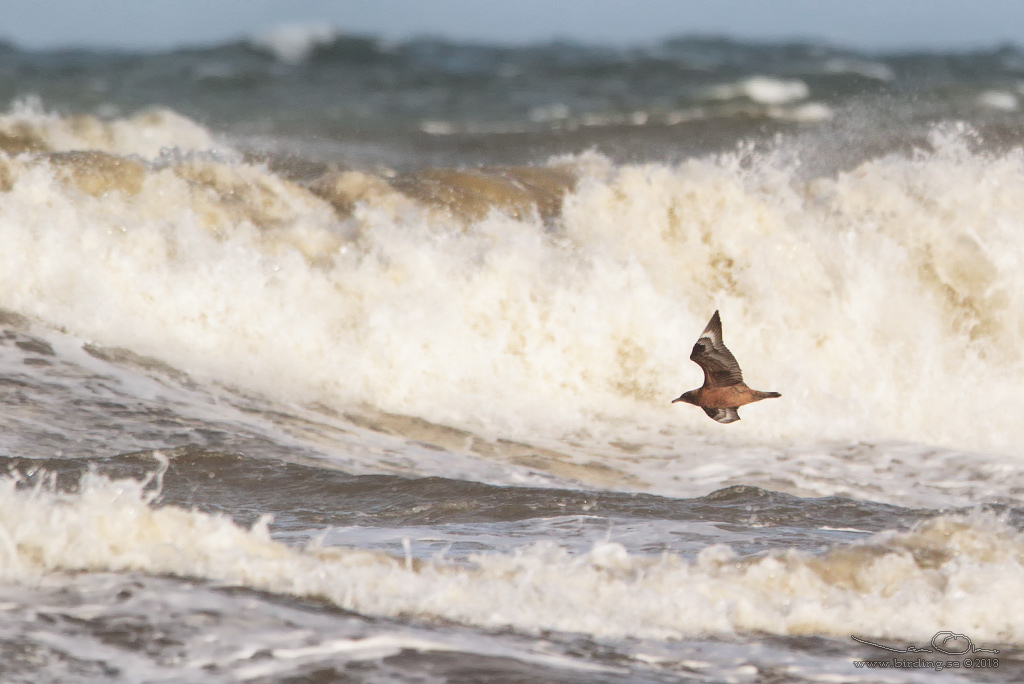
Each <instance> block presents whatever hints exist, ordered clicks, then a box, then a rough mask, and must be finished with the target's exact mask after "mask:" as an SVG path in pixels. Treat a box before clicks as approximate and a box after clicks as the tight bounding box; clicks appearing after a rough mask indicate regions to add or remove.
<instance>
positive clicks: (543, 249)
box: [0, 128, 1024, 450]
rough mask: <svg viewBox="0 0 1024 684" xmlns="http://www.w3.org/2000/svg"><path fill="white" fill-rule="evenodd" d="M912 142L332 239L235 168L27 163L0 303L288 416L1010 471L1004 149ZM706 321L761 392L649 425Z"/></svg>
mask: <svg viewBox="0 0 1024 684" xmlns="http://www.w3.org/2000/svg"><path fill="white" fill-rule="evenodd" d="M932 144H933V146H934V148H935V151H934V152H930V153H923V152H922V153H918V154H917V155H916V156H915V157H913V158H911V159H908V158H905V157H898V156H891V157H883V158H879V159H876V160H873V161H868V162H865V163H863V164H861V165H860V166H858V167H857V168H855V169H853V170H851V171H849V172H846V173H842V174H840V175H839V176H838V177H836V178H823V179H818V180H815V181H813V182H809V183H808V182H804V181H802V180H800V179H799V177H798V175H797V173H796V171H795V168H796V166H795V163H794V160H793V159H792V158H791V157H789V156H788V155H787V154H786V153H785V150H784V149H782V150H781V151H779V152H778V153H775V154H767V155H756V154H749V153H746V152H740V153H736V154H729V155H724V156H721V157H715V158H707V159H696V160H690V161H687V162H685V163H682V164H680V165H676V166H670V165H662V164H649V165H643V166H638V165H624V166H615V165H612V164H610V163H609V162H607V160H605V159H603V158H601V157H599V156H594V155H591V156H586V157H582V158H578V159H575V160H572V161H571V163H574V164H575V165H576V167H577V169H578V172H579V173H580V174H581V176H582V180H581V181H580V184H579V186H578V188H577V189H576V191H575V192H574V193H573V194H571V195H570V196H569V197H568V198H567V200H566V202H565V207H564V210H563V212H562V216H561V218H560V219H559V222H558V224H557V225H556V227H555V229H554V230H549V229H548V228H547V227H545V225H544V224H543V222H542V221H540V220H539V219H534V218H530V217H525V218H512V217H508V216H505V215H503V214H501V213H499V212H494V213H492V214H490V215H489V216H487V217H485V218H483V219H480V220H476V221H470V222H469V223H466V222H464V221H462V220H460V219H456V218H453V217H452V216H450V215H446V214H442V213H440V212H436V211H433V210H428V209H424V208H421V207H418V206H417V205H415V204H414V203H413V202H412V201H410V200H408V199H405V198H402V197H401V196H400V195H398V194H397V193H394V192H383V191H382V192H380V193H377V194H376V195H372V196H368V197H367V199H366V200H365V201H364V202H363V203H361V204H359V205H358V206H357V208H356V210H355V212H354V214H353V215H352V217H351V218H347V219H345V220H342V219H339V218H338V217H337V216H336V215H335V214H334V212H333V210H332V209H331V207H329V206H328V205H327V204H326V203H325V202H324V201H322V200H321V199H319V198H317V197H315V196H314V195H313V194H311V193H310V192H308V191H307V190H306V189H304V188H302V187H300V186H298V185H295V184H294V183H290V182H288V181H285V180H284V179H282V178H280V177H278V176H275V175H273V174H272V173H270V172H268V171H267V170H266V169H264V168H261V167H258V166H250V165H247V164H242V163H237V162H235V163H228V162H213V161H196V160H192V161H185V162H181V163H178V164H174V165H163V166H160V167H158V168H146V169H144V172H143V173H142V176H141V178H140V180H139V182H138V183H137V185H132V186H131V187H130V188H128V189H125V190H118V188H117V187H113V188H111V189H109V190H108V191H106V192H103V193H96V192H92V193H89V192H83V191H82V190H81V189H80V186H79V185H77V183H80V182H81V179H80V178H79V176H81V175H82V174H88V173H89V172H90V171H89V168H88V167H87V166H86V167H83V168H81V169H78V171H80V172H81V173H78V174H77V175H74V174H72V175H70V176H69V175H68V174H67V173H65V172H64V171H61V170H60V169H57V168H54V167H52V166H51V165H49V164H47V163H43V162H39V163H31V161H26V160H22V161H20V162H18V164H21V166H19V165H18V164H14V165H13V166H12V167H11V168H12V169H13V170H12V171H11V173H12V174H14V175H13V178H12V182H13V187H12V189H11V190H10V191H9V192H7V193H6V194H4V196H3V202H0V244H3V245H4V250H2V251H0V307H4V308H7V309H12V310H15V311H19V312H21V313H24V314H28V315H31V316H34V317H37V318H39V319H41V320H43V321H46V322H49V323H50V324H53V325H56V326H60V327H62V328H64V329H66V330H68V331H69V332H71V333H73V334H75V335H78V336H80V337H84V338H85V339H88V340H92V341H95V342H98V343H100V344H105V345H110V346H120V347H127V348H130V349H132V350H134V351H136V352H138V353H141V354H147V355H150V356H154V357H156V358H159V359H161V360H163V361H165V362H168V363H170V364H172V365H174V366H176V367H178V368H180V369H182V370H185V371H188V372H190V373H193V374H195V375H196V376H197V377H206V378H210V379H213V380H217V381H220V382H226V383H230V384H235V385H238V386H241V387H245V388H248V389H250V390H258V391H261V392H265V393H267V394H268V395H269V396H271V397H275V398H277V399H280V400H283V401H306V402H321V403H325V404H327V405H329V406H334V407H338V408H342V409H344V408H345V407H349V406H352V405H353V404H359V403H367V404H370V405H373V406H375V407H377V408H380V409H383V410H386V411H390V412H395V413H402V414H407V415H417V416H422V417H425V418H427V419H430V420H434V421H437V422H442V423H446V424H450V425H458V426H462V427H468V428H470V429H473V430H477V431H481V432H483V433H486V434H492V435H497V436H513V437H521V436H534V437H537V436H549V437H564V436H566V435H568V434H570V433H573V432H575V433H576V434H577V436H581V435H584V436H585V435H590V436H591V437H592V438H594V439H598V440H601V439H608V440H611V439H622V435H623V434H624V433H628V432H629V431H630V430H633V429H634V428H635V427H636V426H643V427H644V429H645V430H647V432H645V433H644V435H643V436H642V437H641V438H642V439H644V440H648V441H651V442H653V441H657V440H659V439H660V440H662V441H666V438H664V437H659V435H658V431H659V430H663V429H666V430H670V431H669V432H668V433H666V434H669V435H678V434H679V431H682V433H684V434H689V435H691V436H700V438H701V439H712V440H722V439H726V440H733V441H735V442H738V443H748V442H749V443H753V442H756V443H757V444H759V445H761V446H762V447H763V446H766V445H772V444H789V443H791V442H792V441H793V440H794V439H796V440H803V441H807V440H810V441H816V440H826V441H827V440H846V441H849V440H863V439H892V440H903V441H918V442H925V443H930V444H939V445H947V446H956V447H961V448H967V449H972V450H979V449H1006V448H1009V447H1011V446H1012V445H1014V444H1017V443H1019V441H1020V440H1021V439H1024V426H1022V424H1021V422H1020V421H1019V420H1018V417H1017V415H1016V411H1015V410H1014V409H1013V407H1014V406H1018V405H1020V404H1021V402H1022V401H1024V382H1022V379H1024V358H1022V354H1021V348H1022V345H1021V338H1022V336H1024V314H1022V313H1021V312H1022V311H1024V301H1022V298H1024V294H1022V293H1024V268H1022V266H1024V264H1022V261H1024V237H1022V236H1024V229H1022V226H1021V218H1020V217H1021V216H1024V195H1022V194H1021V193H1019V192H1016V190H1015V189H1016V188H1017V187H1019V185H1020V184H1021V182H1024V154H1022V152H1021V151H1020V150H1013V151H1010V152H1008V153H1005V154H1000V155H992V154H980V153H974V152H971V151H970V149H971V145H972V144H973V143H972V139H971V134H970V133H969V131H966V130H963V129H956V128H940V129H936V131H935V132H934V133H933V135H932ZM12 164H13V162H12ZM58 171H60V172H58ZM86 187H89V186H86ZM715 309H720V310H721V312H722V318H723V321H724V325H725V339H726V341H727V343H728V344H729V346H730V348H731V349H732V350H733V352H734V353H735V354H736V355H737V357H738V358H739V359H740V362H741V363H742V364H743V367H744V370H745V372H746V379H747V381H748V382H749V383H750V384H751V385H752V386H754V387H757V388H759V389H765V390H777V391H780V392H782V394H783V398H782V399H781V400H773V401H768V402H763V403H760V404H757V405H754V406H751V407H747V408H744V409H743V410H742V414H743V415H744V418H745V420H743V421H741V422H740V423H736V424H734V425H732V426H729V431H728V432H724V431H723V430H722V426H720V425H718V424H716V423H712V422H711V421H709V420H708V419H707V418H706V417H705V416H704V415H703V413H701V412H700V411H698V410H695V409H692V407H688V406H680V405H678V404H677V405H674V406H670V405H669V403H668V401H669V399H671V398H673V397H675V396H678V395H679V393H680V391H681V390H683V389H687V388H689V387H692V386H696V385H698V384H699V383H700V379H701V375H700V371H699V369H698V368H697V367H696V366H695V365H693V364H692V363H691V362H690V361H689V359H688V356H689V351H690V347H691V346H692V343H693V340H694V339H695V337H696V335H697V334H698V333H699V332H700V330H702V329H703V327H704V325H705V323H706V322H707V319H708V318H709V317H710V315H711V313H712V312H714V311H715ZM748 419H750V420H748ZM631 426H632V427H631ZM668 441H669V442H671V443H672V444H677V443H678V440H677V438H676V437H674V436H673V437H669V438H668Z"/></svg>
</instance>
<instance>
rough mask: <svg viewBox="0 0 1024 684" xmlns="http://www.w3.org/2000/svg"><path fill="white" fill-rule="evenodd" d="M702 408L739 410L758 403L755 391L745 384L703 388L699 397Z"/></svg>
mask: <svg viewBox="0 0 1024 684" xmlns="http://www.w3.org/2000/svg"><path fill="white" fill-rule="evenodd" d="M698 400H699V401H698V403H699V405H700V406H706V407H707V408H737V407H739V406H744V405H746V404H749V403H750V402H752V401H757V397H756V396H755V395H754V392H753V390H751V389H750V388H749V387H747V386H746V385H744V384H739V385H730V386H729V387H702V388H701V390H700V396H699V397H698Z"/></svg>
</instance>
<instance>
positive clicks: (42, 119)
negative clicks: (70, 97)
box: [0, 98, 230, 159]
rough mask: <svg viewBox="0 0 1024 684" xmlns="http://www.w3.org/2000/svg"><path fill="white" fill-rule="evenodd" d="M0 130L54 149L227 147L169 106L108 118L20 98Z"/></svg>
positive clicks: (155, 151)
mask: <svg viewBox="0 0 1024 684" xmlns="http://www.w3.org/2000/svg"><path fill="white" fill-rule="evenodd" d="M0 134H3V135H5V136H7V137H10V138H13V139H20V140H23V141H24V143H25V144H26V145H27V146H28V147H29V148H30V149H42V150H51V151H54V152H65V151H78V150H98V151H100V152H107V153H111V154H118V155H134V156H139V157H144V158H148V159H154V158H156V157H159V156H160V155H161V154H162V153H164V152H165V151H167V150H181V151H196V150H202V151H206V150H219V151H223V152H230V149H228V148H227V147H226V146H225V145H224V144H223V143H218V142H217V141H216V140H215V139H214V136H213V135H212V134H211V133H210V132H209V131H208V130H206V129H205V128H203V127H202V126H200V125H199V124H197V123H195V122H194V121H192V120H191V119H188V118H187V117H184V116H182V115H181V114H178V113H177V112H173V111H171V110H169V109H162V108H152V109H148V110H145V111H142V112H140V113H138V114H135V115H133V116H131V117H129V118H126V119H113V120H110V121H106V120H102V119H99V118H96V117H93V116H87V115H81V116H73V117H65V116H60V115H58V114H55V113H52V112H47V111H46V110H45V109H44V108H43V105H42V101H41V100H39V99H38V98H26V99H23V100H20V101H18V102H17V103H15V105H14V107H13V108H12V110H11V111H10V112H8V113H6V114H2V115H0Z"/></svg>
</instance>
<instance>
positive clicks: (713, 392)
mask: <svg viewBox="0 0 1024 684" xmlns="http://www.w3.org/2000/svg"><path fill="white" fill-rule="evenodd" d="M690 360H691V361H693V362H694V363H696V364H697V365H698V366H700V367H701V370H703V371H704V385H703V386H701V387H700V388H699V389H695V390H690V391H689V392H684V393H683V394H682V396H680V397H679V398H678V399H673V400H672V403H673V404H674V403H676V402H677V401H684V402H686V403H687V404H693V405H694V406H700V407H701V408H702V409H704V413H706V414H708V415H709V416H710V417H711V418H713V419H715V420H717V421H718V422H719V423H735V422H736V421H737V420H739V419H740V414H739V411H737V410H736V409H738V408H739V407H740V406H744V405H746V404H750V403H753V402H755V401H761V400H762V399H773V398H775V397H781V396H782V395H781V394H779V393H778V392H760V391H758V390H753V389H750V388H749V387H747V385H746V384H745V383H744V382H743V371H741V370H740V364H739V363H737V362H736V357H735V356H733V355H732V352H731V351H729V350H728V349H727V348H726V346H725V343H724V342H722V319H721V318H719V316H718V312H717V311H716V312H715V315H714V316H712V317H711V320H710V321H709V322H708V327H706V328H704V332H702V333H701V334H700V337H699V338H697V343H696V344H695V345H693V351H692V352H690Z"/></svg>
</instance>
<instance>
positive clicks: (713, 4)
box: [0, 0, 1024, 51]
mask: <svg viewBox="0 0 1024 684" xmlns="http://www.w3.org/2000/svg"><path fill="white" fill-rule="evenodd" d="M0 6H2V9H3V11H2V17H3V18H2V21H0V38H5V39H7V40H12V41H14V42H15V43H16V44H18V45H20V46H22V47H27V48H52V47H68V46H75V47H82V46H85V47H99V46H103V47H116V48H144V49H154V50H161V49H167V48H171V47H175V46H180V45H204V44H213V43H218V42H223V41H225V40H230V39H238V38H243V37H248V36H253V35H259V34H261V33H263V32H266V31H269V30H271V29H273V28H275V27H278V26H281V25H283V24H311V25H315V24H321V25H323V24H327V25H330V26H333V27H335V28H337V29H339V30H340V31H342V32H347V33H360V34H369V35H375V36H380V37H383V38H389V39H401V38H406V37H409V36H415V35H424V34H429V35H435V36H438V35H439V36H445V37H449V38H453V39H460V40H475V41H484V42H499V43H523V42H534V41H543V40H549V39H552V38H567V39H575V40H578V41H583V42H600V43H606V44H607V43H611V44H618V45H629V44H639V43H645V42H652V41H655V40H658V39H661V38H664V37H667V36H673V35H680V34H694V33H697V34H716V35H729V36H734V37H738V38H746V39H758V40H769V41H774V40H787V39H814V40H818V41H824V42H828V43H832V44H836V45H841V46H848V47H855V48H861V49H865V50H869V51H870V50H912V49H920V48H955V49H968V48H972V47H991V46H994V45H999V44H1004V43H1007V42H1014V43H1017V44H1019V45H1024V0H2V5H0Z"/></svg>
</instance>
